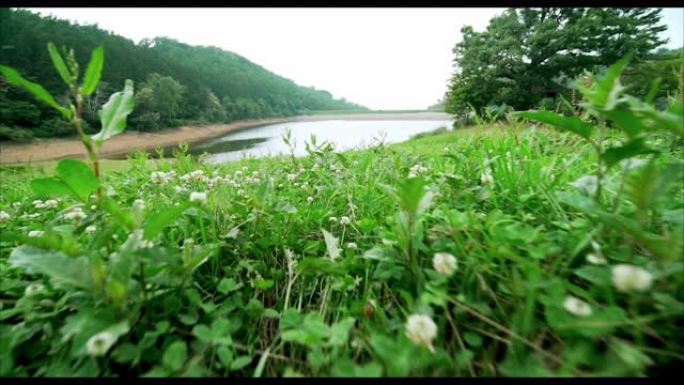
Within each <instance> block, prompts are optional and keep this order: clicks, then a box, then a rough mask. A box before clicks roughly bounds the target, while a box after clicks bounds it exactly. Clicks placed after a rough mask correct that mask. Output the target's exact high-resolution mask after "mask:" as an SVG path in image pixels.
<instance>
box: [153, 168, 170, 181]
mask: <svg viewBox="0 0 684 385" xmlns="http://www.w3.org/2000/svg"><path fill="white" fill-rule="evenodd" d="M150 180H151V181H152V183H156V184H165V183H167V182H168V181H169V176H168V175H167V174H166V173H165V172H163V171H153V172H152V173H151V174H150Z"/></svg>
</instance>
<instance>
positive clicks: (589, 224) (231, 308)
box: [0, 126, 684, 376]
mask: <svg viewBox="0 0 684 385" xmlns="http://www.w3.org/2000/svg"><path fill="white" fill-rule="evenodd" d="M611 137H613V138H617V136H616V134H615V135H613V134H611ZM649 143H651V144H652V145H653V146H654V147H657V148H660V149H661V150H662V151H663V153H664V155H663V156H662V157H660V158H659V160H658V162H657V165H658V167H659V166H660V165H663V164H666V163H667V162H671V161H681V159H683V158H684V156H682V147H681V143H679V144H677V143H675V142H673V141H672V140H671V139H669V137H662V138H658V137H653V138H649ZM127 164H128V166H124V163H122V162H107V166H106V170H105V171H104V182H103V183H104V185H105V186H106V189H105V194H107V195H108V196H109V197H110V198H111V200H112V201H113V202H115V203H116V204H117V205H118V206H119V208H120V210H121V212H125V214H121V212H117V211H116V210H112V209H107V210H104V211H103V210H99V209H91V208H90V205H91V204H94V201H91V202H88V204H85V205H84V207H83V211H84V212H85V213H86V215H87V216H86V217H85V218H82V219H64V218H63V216H62V215H61V214H63V213H64V212H68V211H70V210H73V205H74V204H76V203H77V202H76V201H75V200H73V199H72V198H62V199H61V200H60V201H59V202H58V204H57V206H56V207H54V208H40V209H36V208H35V207H34V205H33V204H32V203H31V202H32V201H33V200H34V199H45V198H43V197H40V196H38V195H36V194H35V193H34V192H33V191H32V190H31V188H30V185H29V181H30V179H31V178H36V177H40V176H44V175H43V174H44V173H45V172H41V171H26V170H20V171H19V172H11V173H8V174H6V175H4V177H3V189H2V196H1V197H0V210H3V211H5V212H7V213H9V214H10V215H11V217H10V218H9V219H5V220H4V221H2V222H0V231H2V240H1V243H0V267H1V268H2V270H1V271H0V279H1V281H2V293H1V296H0V304H1V307H0V321H1V322H2V324H1V325H0V346H1V347H2V348H1V349H0V375H3V376H7V375H17V376H27V375H28V376H59V375H81V376H99V375H102V376H116V375H133V376H142V375H148V376H180V375H189V376H224V375H236V376H297V375H305V376H330V375H332V376H521V375H522V376H622V375H657V374H664V373H667V371H668V370H673V369H674V368H675V365H680V364H681V362H682V360H684V348H683V346H684V335H682V332H681V325H682V321H684V290H683V289H684V279H683V277H684V274H682V262H681V259H679V258H676V257H675V258H673V256H676V255H681V251H682V246H681V239H679V240H678V239H677V234H680V233H681V230H682V227H681V226H682V224H681V219H678V218H680V216H681V214H682V213H683V212H684V211H682V210H684V197H683V196H682V194H681V192H682V184H681V183H680V182H675V183H674V184H673V185H670V186H669V187H666V191H664V193H663V194H662V195H661V197H660V198H659V199H657V200H654V201H653V202H651V203H649V205H650V206H649V207H650V209H649V210H650V211H649V213H648V217H647V218H641V220H640V221H639V222H638V223H639V226H637V229H638V231H637V230H634V229H632V230H630V231H632V232H630V231H628V230H629V229H626V228H623V227H621V226H622V225H625V226H626V224H628V223H632V222H629V221H632V220H635V221H636V219H635V218H636V217H635V215H637V214H636V212H637V210H636V208H635V207H636V206H635V203H634V202H635V201H633V199H632V198H631V197H632V195H630V193H629V192H630V191H632V190H630V187H629V186H627V187H625V186H624V185H623V182H622V181H623V179H622V178H621V176H622V173H623V172H622V171H619V169H613V171H612V172H610V173H608V174H607V175H606V176H605V180H604V182H605V189H604V193H605V194H606V197H605V201H606V202H612V200H611V199H616V200H618V201H620V202H622V203H621V204H620V205H619V206H618V207H613V206H612V205H608V204H607V203H606V204H605V206H606V207H607V208H606V211H605V212H604V211H603V209H599V208H600V207H603V205H604V203H601V204H600V205H599V206H592V205H593V204H594V203H593V202H594V201H593V200H592V199H591V198H589V197H587V196H586V195H584V194H583V193H582V192H581V191H579V190H578V189H577V188H575V187H573V186H572V185H570V183H571V182H573V181H576V180H577V179H578V178H580V177H581V176H583V175H586V174H590V173H592V172H594V171H595V168H596V159H595V153H594V150H593V148H591V146H589V145H587V144H586V143H585V142H583V141H580V140H578V139H577V138H576V137H574V136H570V135H568V134H561V133H558V132H555V131H547V130H535V129H518V130H513V129H511V128H505V127H502V126H496V127H491V128H488V129H478V128H470V129H465V130H458V131H455V132H447V133H443V134H439V135H432V136H426V137H422V138H419V139H415V140H411V141H408V142H404V143H399V144H395V145H389V146H379V147H374V148H370V149H364V150H358V151H352V152H346V153H341V154H335V153H333V152H331V151H330V150H329V149H326V148H325V146H323V145H321V146H319V147H318V148H317V149H315V150H312V151H311V152H310V154H309V155H308V156H305V157H301V158H295V157H290V156H281V157H277V158H266V159H259V160H246V161H240V162H234V163H228V164H222V165H217V166H212V165H207V164H199V163H197V161H196V160H194V159H192V158H191V157H189V156H184V155H182V154H178V155H177V157H176V158H175V159H174V160H173V161H169V160H149V159H145V158H144V157H141V158H138V159H133V160H130V161H129V162H128V163H127ZM643 167H646V166H643ZM643 167H642V168H641V169H643ZM654 167H655V166H654ZM52 168H53V166H50V167H46V168H45V170H44V171H46V172H47V173H48V174H49V173H51V172H52V171H51V170H52ZM641 169H640V168H636V169H634V170H631V171H629V172H627V171H624V172H625V173H629V174H630V175H633V176H634V177H636V176H637V175H641V174H640V173H641V171H640V170H641ZM154 170H161V171H164V172H167V171H175V174H176V175H175V176H171V177H170V179H169V181H168V182H166V183H162V184H158V183H154V181H153V180H152V179H151V176H150V174H151V172H152V171H154ZM195 170H203V172H204V175H205V176H206V177H197V178H196V179H194V180H193V179H192V178H189V179H188V180H186V181H184V180H182V179H181V178H180V176H182V175H186V174H188V173H190V172H192V171H195ZM5 172H7V171H5ZM412 173H413V174H415V176H416V178H409V174H412ZM488 173H489V174H490V175H491V180H489V179H487V178H484V177H483V176H484V174H488ZM212 178H215V179H213V181H209V180H210V179H212ZM642 186H643V185H642ZM176 187H180V188H182V189H185V190H184V191H177V190H176ZM663 188H665V187H663ZM192 191H204V192H207V193H208V202H207V203H206V204H201V203H198V202H197V201H194V202H189V199H188V198H189V196H190V193H191V192H192ZM309 197H310V198H311V199H310V200H309V199H308V198H309ZM430 197H432V199H430ZM609 198H610V199H609ZM137 199H140V200H142V201H143V202H144V207H140V206H137V208H136V204H135V203H134V201H135V200H137ZM309 201H310V202H309ZM175 204H180V206H175ZM587 207H592V208H594V210H595V211H594V212H591V211H589V212H587V211H586V210H585V211H583V209H582V208H587ZM117 213H118V214H117ZM35 214H38V215H37V217H35V218H31V217H30V216H31V215H35ZM611 215H613V216H611ZM616 216H617V217H616ZM343 217H348V218H349V223H346V221H345V220H343V219H342V218H343ZM122 218H123V219H122ZM126 218H128V219H126ZM331 218H334V219H331ZM611 218H612V220H613V222H610V220H611ZM615 218H622V219H620V220H614V219H615ZM127 221H129V222H127ZM91 225H94V226H95V227H96V228H95V230H94V231H93V232H92V234H88V233H87V232H86V231H85V229H86V228H87V227H88V226H91ZM135 228H142V229H144V231H145V234H148V232H150V233H152V232H153V231H154V232H155V233H156V234H157V235H155V236H153V237H151V238H152V239H151V241H152V246H151V247H145V246H146V245H145V244H144V243H142V242H141V241H140V240H136V238H135V235H134V234H135V233H134V232H133V231H132V229H135ZM32 230H42V231H46V234H45V235H44V236H43V237H42V238H30V237H26V234H28V233H29V232H30V231H32ZM323 231H326V232H328V233H329V234H330V235H332V236H333V237H334V238H336V239H331V238H330V237H328V238H327V240H326V235H325V233H324V232H323ZM188 239H190V240H192V243H189V241H186V240H188ZM127 240H128V241H127ZM592 242H594V244H595V245H597V246H598V247H600V248H599V249H596V250H595V249H594V248H593V246H592ZM350 243H353V244H354V245H351V244H350ZM21 244H33V245H35V246H41V245H42V247H48V246H49V247H48V248H51V249H53V250H62V252H63V253H64V254H57V252H54V253H52V254H50V253H48V252H44V251H39V250H40V249H30V248H28V249H27V248H24V249H22V250H23V252H24V253H25V255H24V256H23V257H22V256H21V255H18V252H16V251H13V250H15V247H17V246H19V245H21ZM663 245H667V246H666V247H663ZM24 247H26V246H24ZM439 252H446V253H450V254H452V255H453V256H455V257H456V259H457V268H456V270H455V271H454V272H453V274H451V275H442V274H439V273H438V272H437V271H436V269H435V267H434V266H433V256H434V255H435V254H436V253H439ZM112 253H116V254H112ZM590 253H594V254H599V255H600V256H602V257H603V258H605V259H606V260H607V264H604V265H601V264H592V263H590V262H588V261H587V259H586V257H587V255H589V254H590ZM10 254H12V256H10ZM58 255H63V257H60V256H58ZM67 255H71V256H69V257H67ZM81 256H83V257H81ZM79 258H80V259H79ZM10 260H11V261H13V263H10ZM38 260H40V261H43V262H41V265H35V263H38V262H35V261H38ZM20 261H23V262H20ZM31 261H34V262H31ZM619 263H628V264H633V265H638V266H641V267H643V268H645V269H647V270H648V271H649V272H651V273H652V274H653V276H654V281H653V286H652V288H650V290H646V291H640V292H639V291H633V292H628V293H623V292H620V291H618V290H616V288H615V287H614V285H613V283H612V281H611V266H614V265H616V264H619ZM26 266H32V269H33V270H31V269H27V267H26ZM98 277H102V278H98ZM70 282H71V283H70ZM34 283H40V284H42V285H43V289H42V290H36V291H38V293H37V294H26V289H27V287H28V286H29V285H31V284H34ZM86 283H87V284H86ZM79 284H81V285H82V286H79ZM32 288H35V286H32ZM568 296H573V297H576V298H580V299H582V300H583V301H584V302H586V303H587V304H588V305H589V307H590V309H591V314H590V315H588V316H581V315H577V314H574V313H571V312H569V311H568V310H566V309H565V308H564V301H565V300H566V298H567V297H568ZM417 313H420V314H425V315H428V316H429V317H430V318H431V319H432V320H434V322H435V324H436V327H437V333H436V336H435V337H434V340H433V341H432V345H433V346H434V353H433V352H431V350H430V349H428V348H427V347H426V346H424V345H420V344H418V343H415V342H414V341H413V340H411V339H410V338H408V337H407V335H406V328H405V325H406V322H407V319H408V317H409V316H410V315H411V314H417ZM103 330H104V331H109V333H111V335H115V336H116V337H115V338H116V342H115V343H114V344H113V345H112V347H111V348H110V349H109V350H108V351H107V353H106V355H104V356H102V357H91V356H89V355H88V354H87V351H88V349H87V344H88V341H89V340H91V339H92V338H93V336H94V335H95V334H96V333H98V332H101V331H103ZM91 342H92V340H91Z"/></svg>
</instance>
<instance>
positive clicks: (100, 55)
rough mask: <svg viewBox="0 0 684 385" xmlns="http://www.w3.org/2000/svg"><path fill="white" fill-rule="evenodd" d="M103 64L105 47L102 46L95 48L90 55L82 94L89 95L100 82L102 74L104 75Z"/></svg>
mask: <svg viewBox="0 0 684 385" xmlns="http://www.w3.org/2000/svg"><path fill="white" fill-rule="evenodd" d="M103 65H104V49H103V48H102V46H100V47H97V48H95V49H94V50H93V53H92V54H91V56H90V62H89V63H88V68H86V72H85V76H84V78H83V86H81V95H83V96H88V95H90V94H92V93H93V91H95V88H96V87H97V84H98V83H99V82H100V76H102V66H103Z"/></svg>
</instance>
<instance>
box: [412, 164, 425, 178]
mask: <svg viewBox="0 0 684 385" xmlns="http://www.w3.org/2000/svg"><path fill="white" fill-rule="evenodd" d="M427 170H428V169H427V167H424V166H423V165H422V164H420V163H418V164H415V165H413V166H412V167H411V168H410V169H409V175H408V176H409V178H415V177H416V176H418V175H420V174H424V173H426V172H427Z"/></svg>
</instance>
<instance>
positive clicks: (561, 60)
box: [446, 8, 684, 115]
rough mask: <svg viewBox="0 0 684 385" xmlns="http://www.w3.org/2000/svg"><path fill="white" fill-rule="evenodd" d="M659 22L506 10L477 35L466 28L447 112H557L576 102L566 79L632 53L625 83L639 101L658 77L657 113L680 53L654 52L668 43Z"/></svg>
mask: <svg viewBox="0 0 684 385" xmlns="http://www.w3.org/2000/svg"><path fill="white" fill-rule="evenodd" d="M660 19H661V10H660V9H658V8H655V9H654V8H520V9H515V8H511V9H508V10H507V11H505V12H504V13H503V14H502V15H500V16H497V17H495V18H493V19H492V20H491V21H490V23H489V25H488V26H487V29H486V30H484V31H482V32H477V31H475V30H474V29H473V28H472V27H471V26H465V27H463V28H462V29H461V33H462V34H463V39H462V40H461V41H460V42H459V43H458V44H456V46H455V47H454V49H453V52H454V55H455V57H454V67H455V72H454V74H453V76H452V79H451V83H450V85H449V90H448V92H447V100H446V110H447V111H448V112H450V113H452V114H455V115H464V112H465V111H467V110H472V109H473V108H474V109H476V110H477V111H478V112H479V113H482V112H484V111H485V110H486V109H487V108H488V107H489V108H490V109H492V108H494V109H497V110H502V111H503V110H508V109H515V110H525V109H530V108H544V109H551V110H553V109H558V108H559V107H561V108H563V107H565V106H567V105H568V104H571V103H574V101H575V98H576V93H575V91H574V89H573V87H572V86H571V80H572V79H575V78H576V77H577V76H581V75H582V74H583V73H588V72H585V71H590V72H593V73H600V72H601V71H602V70H603V69H604V68H605V67H606V66H608V65H610V64H612V63H614V62H615V61H617V60H618V59H619V58H621V57H623V56H625V55H627V54H630V53H631V54H632V55H633V56H634V58H633V60H632V61H631V65H630V67H629V68H627V69H626V70H625V72H624V75H623V83H624V85H625V86H626V87H628V88H630V92H632V93H633V94H635V95H638V96H645V95H647V94H648V92H649V90H650V89H651V86H652V83H653V79H656V78H660V80H658V82H659V88H658V89H657V92H656V93H655V94H654V97H655V99H656V104H659V105H660V107H661V108H663V107H664V104H665V101H666V98H667V95H668V93H672V92H675V90H677V87H678V83H679V82H680V81H681V78H682V76H683V75H682V68H683V67H682V63H683V62H684V60H683V59H682V58H683V55H684V50H682V49H676V50H668V49H664V48H660V49H658V48H659V47H661V46H662V45H663V44H664V43H666V41H664V40H663V39H661V38H660V37H659V34H660V33H661V32H662V31H664V30H665V29H666V28H667V27H666V26H665V25H663V24H661V20H660ZM588 80H589V79H587V81H588ZM563 99H565V101H567V102H568V103H565V102H564V101H563Z"/></svg>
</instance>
